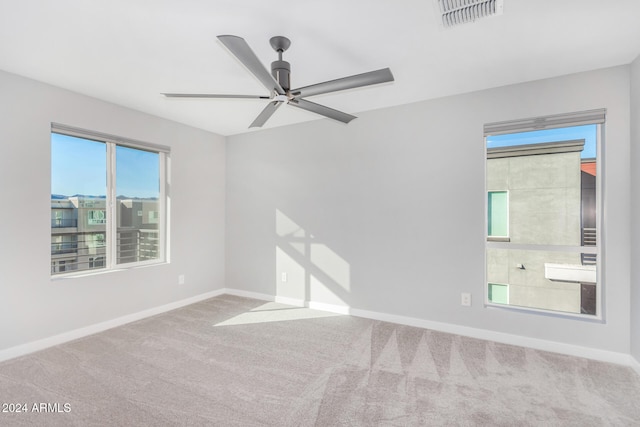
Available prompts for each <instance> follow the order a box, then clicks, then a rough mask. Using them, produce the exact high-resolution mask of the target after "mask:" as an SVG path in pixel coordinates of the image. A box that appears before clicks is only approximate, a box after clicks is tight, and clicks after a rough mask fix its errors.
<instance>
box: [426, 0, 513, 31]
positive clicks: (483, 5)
mask: <svg viewBox="0 0 640 427" xmlns="http://www.w3.org/2000/svg"><path fill="white" fill-rule="evenodd" d="M436 2H437V3H438V8H439V12H440V15H441V18H442V21H441V24H442V26H443V27H444V28H449V27H454V26H456V25H460V24H466V23H469V22H474V21H475V20H476V19H481V18H485V17H488V16H496V15H502V9H503V5H502V2H503V0H436Z"/></svg>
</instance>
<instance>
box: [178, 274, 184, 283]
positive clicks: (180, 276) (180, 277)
mask: <svg viewBox="0 0 640 427" xmlns="http://www.w3.org/2000/svg"><path fill="white" fill-rule="evenodd" d="M184 283H185V278H184V274H181V275H179V276H178V285H184Z"/></svg>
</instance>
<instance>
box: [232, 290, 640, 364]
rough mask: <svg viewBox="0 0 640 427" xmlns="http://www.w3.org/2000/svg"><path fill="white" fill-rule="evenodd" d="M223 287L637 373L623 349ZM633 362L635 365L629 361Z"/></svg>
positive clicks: (338, 312)
mask: <svg viewBox="0 0 640 427" xmlns="http://www.w3.org/2000/svg"><path fill="white" fill-rule="evenodd" d="M225 291H226V292H227V293H229V294H232V295H238V296H246V297H247V298H255V299H259V300H264V301H275V302H279V303H282V304H288V305H293V306H296V307H309V308H311V309H315V310H320V311H327V312H331V313H337V314H345V315H352V316H357V317H364V318H366V319H372V320H380V321H384V322H390V323H397V324H400V325H407V326H415V327H418V328H424V329H431V330H434V331H439V332H446V333H450V334H455V335H462V336H466V337H470V338H477V339H482V340H487V341H494V342H499V343H502V344H509V345H515V346H519V347H528V348H533V349H535V350H542V351H548V352H552V353H560V354H565V355H568V356H575V357H583V358H586V359H592V360H598V361H601V362H609V363H615V364H618V365H625V366H630V367H632V368H634V369H635V370H636V371H637V372H638V374H639V375H640V363H638V362H637V361H636V360H635V359H633V357H631V356H630V355H629V354H626V353H618V352H614V351H607V350H600V349H595V348H589V347H582V346H578V345H573V344H566V343H561V342H557V341H548V340H542V339H538V338H530V337H523V336H520V335H514V334H506V333H502V332H496V331H490V330H486V329H478V328H471V327H468V326H461V325H455V324H451V323H443V322H434V321H430V320H425V319H418V318H415V317H407V316H400V315H396V314H388V313H380V312H376V311H368V310H361V309H357V308H351V307H349V306H344V305H334V304H325V303H320V302H315V301H305V300H301V299H295V298H288V297H281V296H273V295H266V294H258V293H253V292H245V291H239V290H236V289H229V288H227V289H225ZM634 362H635V365H633V363H634Z"/></svg>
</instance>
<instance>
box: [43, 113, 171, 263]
mask: <svg viewBox="0 0 640 427" xmlns="http://www.w3.org/2000/svg"><path fill="white" fill-rule="evenodd" d="M168 152H169V150H168V148H166V147H162V146H156V145H152V144H147V143H141V142H138V141H132V140H126V139H124V138H119V137H114V136H110V135H104V134H98V133H95V132H91V131H84V130H79V129H75V128H70V127H67V126H63V125H57V124H54V125H52V132H51V273H52V275H57V274H61V273H72V272H82V271H87V270H95V269H103V270H104V269H112V268H115V267H118V268H122V267H124V266H125V265H126V266H137V265H143V264H153V263H158V262H163V261H165V253H166V248H165V241H166V231H165V230H166V224H167V220H166V218H167V210H166V209H167V203H166V197H167V195H166V190H165V188H166V185H165V182H166V166H165V165H166V162H167V157H168ZM143 213H144V215H143Z"/></svg>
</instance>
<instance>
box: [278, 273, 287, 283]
mask: <svg viewBox="0 0 640 427" xmlns="http://www.w3.org/2000/svg"><path fill="white" fill-rule="evenodd" d="M280 280H281V281H282V282H286V281H287V272H286V271H285V272H283V273H282V274H280Z"/></svg>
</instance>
